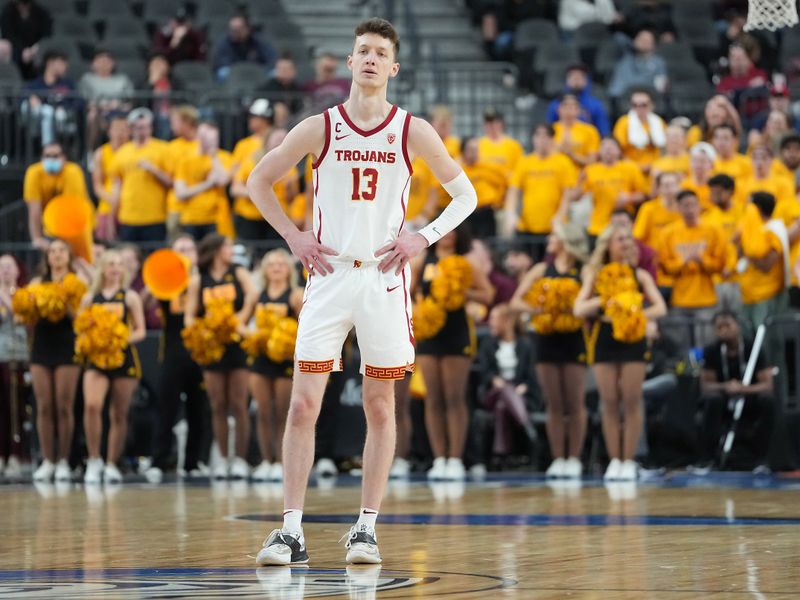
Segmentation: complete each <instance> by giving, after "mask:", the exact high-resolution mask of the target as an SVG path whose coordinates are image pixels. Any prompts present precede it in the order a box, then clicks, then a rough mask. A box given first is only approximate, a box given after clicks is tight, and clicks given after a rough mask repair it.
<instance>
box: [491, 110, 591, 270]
mask: <svg viewBox="0 0 800 600" xmlns="http://www.w3.org/2000/svg"><path fill="white" fill-rule="evenodd" d="M554 134H555V132H554V131H553V128H552V127H551V126H550V125H545V124H540V125H536V126H535V127H534V129H533V135H532V136H531V137H532V140H533V152H532V153H531V154H529V155H527V156H525V157H523V158H521V159H520V161H519V162H518V163H517V166H516V168H515V169H514V173H513V174H512V176H511V180H510V182H509V187H508V192H507V193H506V205H505V227H506V235H508V236H512V235H514V233H516V234H523V235H525V234H539V235H541V234H547V233H550V231H551V230H552V227H553V221H554V220H555V219H556V218H560V217H559V213H560V212H562V213H563V210H561V207H562V205H566V204H567V203H568V202H569V196H568V194H567V192H568V191H570V190H572V188H574V187H575V186H576V185H577V184H578V170H577V169H576V168H575V165H573V164H572V161H571V160H570V159H569V158H568V157H567V156H566V155H564V154H562V153H561V152H558V151H557V149H556V144H555V139H554ZM565 199H566V202H565ZM520 202H521V204H520ZM537 258H541V257H537Z"/></svg>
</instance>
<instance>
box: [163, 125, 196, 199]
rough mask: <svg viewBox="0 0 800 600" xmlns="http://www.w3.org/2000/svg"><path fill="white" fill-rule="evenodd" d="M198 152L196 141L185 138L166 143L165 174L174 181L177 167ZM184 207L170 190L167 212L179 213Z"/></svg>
mask: <svg viewBox="0 0 800 600" xmlns="http://www.w3.org/2000/svg"><path fill="white" fill-rule="evenodd" d="M199 152H200V142H198V141H197V140H187V139H186V138H180V137H179V138H175V139H174V140H170V141H169V142H167V168H166V169H165V170H166V172H167V173H169V174H170V176H171V177H172V179H173V180H174V179H175V172H176V169H177V168H178V165H179V164H181V162H183V159H185V158H186V157H187V156H194V155H196V154H199ZM184 206H185V203H184V202H181V201H179V200H178V197H177V196H175V190H174V189H173V188H170V189H169V191H168V192H167V212H169V213H179V212H180V211H181V210H182V209H183V207H184Z"/></svg>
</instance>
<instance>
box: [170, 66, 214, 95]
mask: <svg viewBox="0 0 800 600" xmlns="http://www.w3.org/2000/svg"><path fill="white" fill-rule="evenodd" d="M172 78H173V80H174V81H175V85H176V86H177V87H179V88H181V89H184V90H198V89H208V88H211V87H213V86H214V78H213V77H212V75H211V67H209V66H208V64H207V63H204V62H202V61H197V60H187V61H184V62H180V63H178V64H177V65H175V66H174V67H172Z"/></svg>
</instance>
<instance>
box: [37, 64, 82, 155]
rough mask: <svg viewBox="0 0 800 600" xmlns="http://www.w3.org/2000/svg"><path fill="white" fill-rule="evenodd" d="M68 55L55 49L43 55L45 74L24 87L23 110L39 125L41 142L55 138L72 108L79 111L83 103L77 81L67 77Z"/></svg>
mask: <svg viewBox="0 0 800 600" xmlns="http://www.w3.org/2000/svg"><path fill="white" fill-rule="evenodd" d="M68 68H69V64H68V63H67V57H66V55H64V54H62V53H61V52H59V51H56V50H53V51H51V52H48V53H47V54H45V56H44V69H43V71H42V76H41V77H39V78H38V79H34V80H33V81H31V82H29V83H28V84H27V85H26V86H25V89H24V90H23V92H22V93H23V95H24V96H25V97H27V100H26V101H24V102H23V113H27V114H29V115H30V116H31V117H33V119H34V124H35V126H38V127H40V128H41V129H40V131H39V133H40V135H41V138H42V144H49V143H50V142H53V141H55V139H56V136H57V134H58V133H60V130H61V129H62V128H63V127H64V126H65V124H66V123H67V121H68V120H69V118H70V117H71V116H74V115H71V114H70V113H71V112H76V111H78V110H79V109H80V108H81V107H82V106H83V103H82V102H81V101H80V99H79V98H78V97H77V94H76V93H75V92H76V89H75V84H74V83H73V81H72V80H71V79H69V78H67V69H68Z"/></svg>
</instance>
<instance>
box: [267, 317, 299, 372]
mask: <svg viewBox="0 0 800 600" xmlns="http://www.w3.org/2000/svg"><path fill="white" fill-rule="evenodd" d="M296 342H297V319H295V318H293V317H283V318H282V319H281V320H279V321H278V323H277V324H276V325H275V327H273V329H272V334H271V335H270V336H269V341H268V342H267V358H269V359H270V360H271V361H272V362H276V363H280V362H284V361H287V360H291V359H292V358H294V346H295V343H296Z"/></svg>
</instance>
